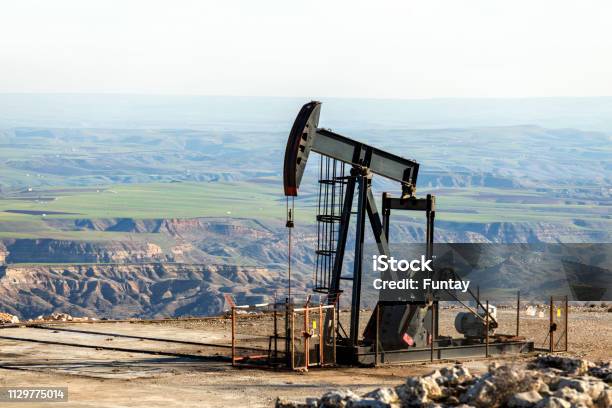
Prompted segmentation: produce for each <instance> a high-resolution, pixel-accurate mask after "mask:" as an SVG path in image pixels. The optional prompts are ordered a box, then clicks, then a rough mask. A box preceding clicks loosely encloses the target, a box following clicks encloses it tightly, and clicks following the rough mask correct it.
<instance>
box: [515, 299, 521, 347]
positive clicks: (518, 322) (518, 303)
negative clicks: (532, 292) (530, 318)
mask: <svg viewBox="0 0 612 408" xmlns="http://www.w3.org/2000/svg"><path fill="white" fill-rule="evenodd" d="M520 327H521V291H520V290H517V291H516V337H518V336H519V333H520Z"/></svg>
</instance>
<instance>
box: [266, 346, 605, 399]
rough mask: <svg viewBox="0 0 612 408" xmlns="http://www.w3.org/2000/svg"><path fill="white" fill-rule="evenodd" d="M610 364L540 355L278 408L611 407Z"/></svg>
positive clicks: (447, 369) (332, 394) (448, 369)
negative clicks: (525, 362)
mask: <svg viewBox="0 0 612 408" xmlns="http://www.w3.org/2000/svg"><path fill="white" fill-rule="evenodd" d="M610 368H611V364H610V363H609V362H608V363H600V364H595V363H592V362H590V361H587V360H582V359H576V358H570V357H561V356H556V355H542V356H538V357H537V358H536V359H534V361H532V363H531V364H530V365H529V366H528V368H521V367H517V366H513V365H495V364H493V365H491V366H490V367H489V371H488V372H487V373H484V374H482V375H480V376H475V375H472V374H471V373H470V372H469V371H468V369H467V368H465V367H463V366H462V365H460V364H459V365H455V366H452V367H444V368H442V369H441V370H435V371H433V372H432V373H430V374H427V375H424V376H420V377H409V378H407V379H406V382H405V383H404V384H400V385H398V386H397V387H395V388H378V389H376V390H373V391H371V392H368V393H366V394H363V395H357V394H355V393H354V392H351V391H349V390H333V391H329V392H327V393H325V394H323V395H322V396H321V397H320V398H316V397H315V398H309V399H307V400H306V401H305V402H303V403H298V402H294V401H285V400H282V399H277V401H276V407H277V408H311V407H317V408H336V407H340V408H345V407H346V408H411V407H430V408H434V407H462V408H469V407H477V408H481V407H482V408H484V407H494V408H495V407H511V408H536V407H537V408H571V407H584V408H590V407H593V408H600V407H605V408H609V407H612V387H611V386H610V384H611V383H612V382H611V381H610V380H611V373H610Z"/></svg>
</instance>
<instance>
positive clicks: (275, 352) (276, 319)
mask: <svg viewBox="0 0 612 408" xmlns="http://www.w3.org/2000/svg"><path fill="white" fill-rule="evenodd" d="M276 307H277V303H276V297H275V299H274V365H276V363H277V362H278V313H277V311H276Z"/></svg>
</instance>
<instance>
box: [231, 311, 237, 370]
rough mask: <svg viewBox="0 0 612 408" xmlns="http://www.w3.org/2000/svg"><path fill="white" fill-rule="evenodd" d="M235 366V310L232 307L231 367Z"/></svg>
mask: <svg viewBox="0 0 612 408" xmlns="http://www.w3.org/2000/svg"><path fill="white" fill-rule="evenodd" d="M235 365H236V308H235V307H234V306H232V366H235Z"/></svg>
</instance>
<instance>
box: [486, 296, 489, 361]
mask: <svg viewBox="0 0 612 408" xmlns="http://www.w3.org/2000/svg"><path fill="white" fill-rule="evenodd" d="M485 317H486V323H487V325H486V332H485V357H487V358H489V300H487V310H486V311H485Z"/></svg>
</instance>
